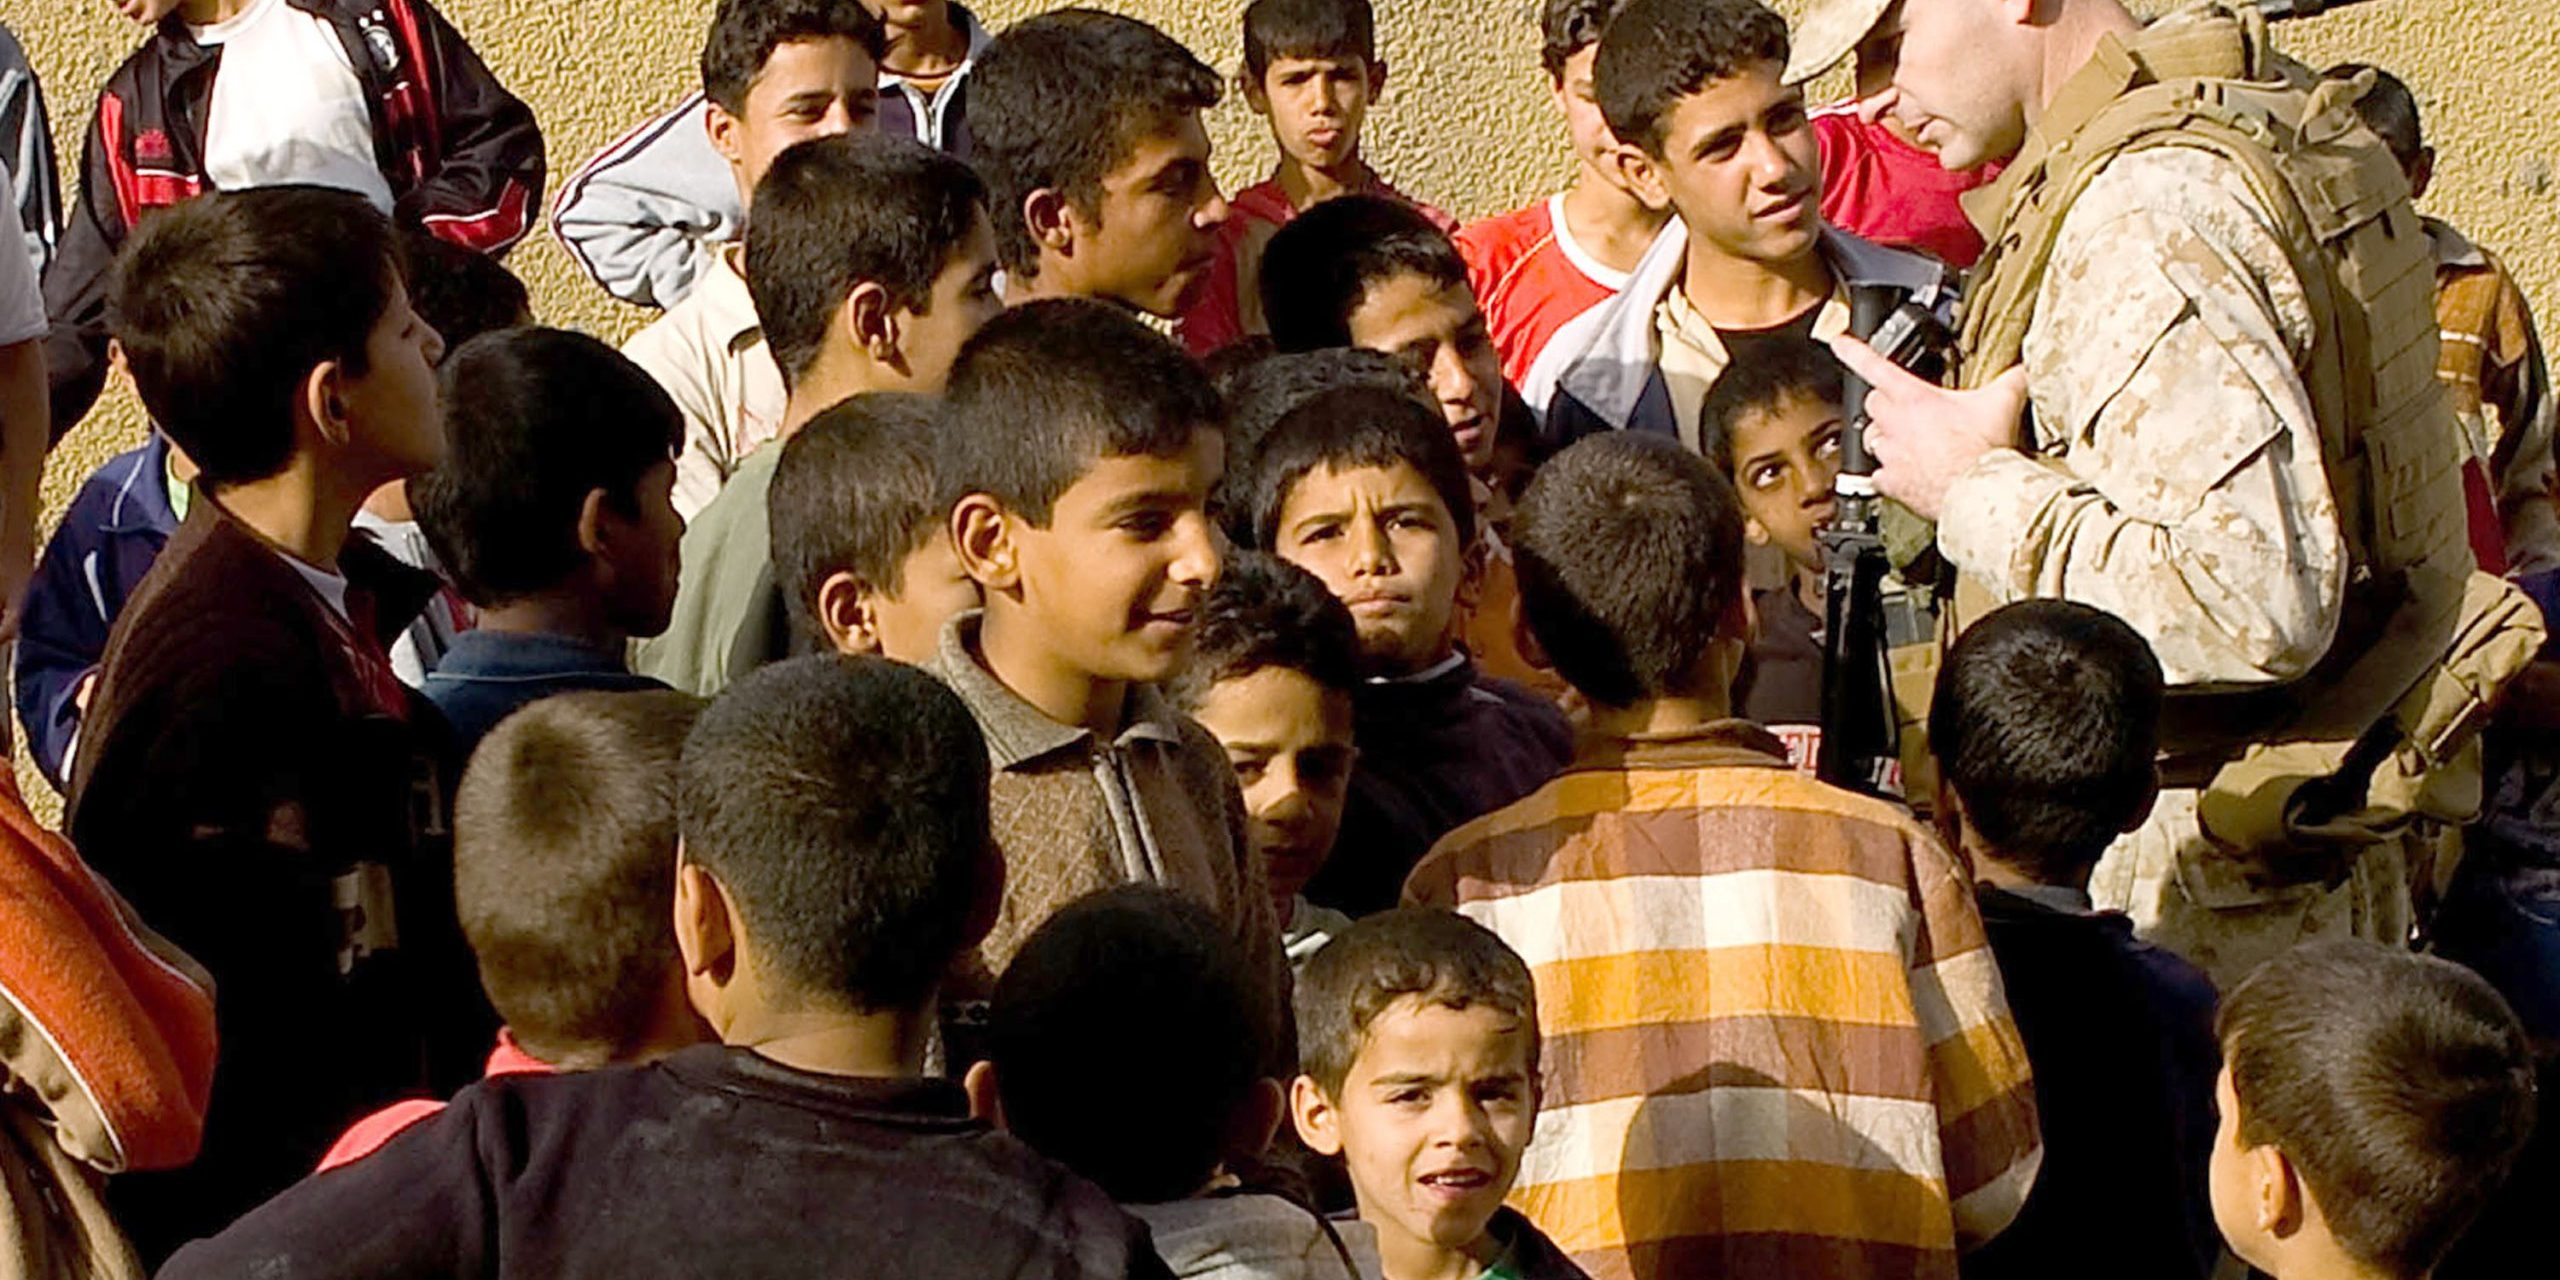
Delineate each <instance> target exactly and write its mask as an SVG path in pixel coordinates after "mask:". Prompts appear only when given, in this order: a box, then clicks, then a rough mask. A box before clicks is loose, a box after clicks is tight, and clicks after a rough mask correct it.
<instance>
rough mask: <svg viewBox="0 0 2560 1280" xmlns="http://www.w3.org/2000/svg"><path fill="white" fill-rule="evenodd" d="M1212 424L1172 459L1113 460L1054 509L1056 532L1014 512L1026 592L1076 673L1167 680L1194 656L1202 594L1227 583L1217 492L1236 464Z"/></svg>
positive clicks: (1010, 529) (1025, 601) (1013, 577)
mask: <svg viewBox="0 0 2560 1280" xmlns="http://www.w3.org/2000/svg"><path fill="white" fill-rule="evenodd" d="M1225 447H1226V446H1225V442H1224V440H1223V439H1222V438H1221V437H1220V436H1219V434H1218V432H1217V431H1215V430H1214V429H1210V428H1206V427H1204V428H1202V429H1201V430H1200V431H1198V432H1196V433H1194V434H1193V436H1192V438H1191V443H1190V445H1189V446H1188V447H1187V448H1185V449H1184V450H1183V451H1182V452H1180V453H1178V454H1175V455H1173V456H1171V457H1164V458H1157V457H1148V456H1144V455H1140V456H1135V457H1117V458H1104V459H1103V460H1101V461H1100V462H1097V463H1095V464H1093V466H1092V467H1091V468H1090V469H1089V470H1087V471H1086V472H1085V473H1084V475H1083V477H1082V478H1080V479H1078V480H1077V481H1076V482H1075V483H1074V484H1072V485H1070V486H1068V488H1067V491H1066V492H1065V493H1062V494H1060V495H1058V500H1057V501H1056V502H1055V503H1052V504H1051V505H1050V513H1049V522H1048V524H1047V526H1046V527H1042V526H1039V525H1034V524H1032V523H1031V522H1030V521H1029V520H1026V519H1024V518H1022V517H1021V516H1019V515H1017V514H1014V513H1011V512H1008V513H1006V514H1005V516H1004V520H1005V526H1006V532H1007V535H1008V537H1009V538H1010V539H1011V544H1012V550H1013V554H1014V562H1015V566H1016V567H1015V571H1014V572H1013V573H1012V574H1010V575H1008V580H1007V581H1006V582H1005V583H1002V584H998V583H988V584H986V585H987V586H988V589H989V594H991V595H992V594H994V593H996V592H997V591H1000V590H1007V589H1009V590H1011V591H1013V592H1016V593H1018V595H1019V597H1020V599H1021V604H1022V612H1023V614H1024V615H1026V616H1027V617H1029V618H1034V619H1038V625H1039V626H1040V627H1041V629H1042V633H1043V636H1044V643H1045V644H1046V646H1047V648H1048V651H1049V652H1050V653H1051V654H1052V655H1054V659H1055V660H1056V661H1057V662H1058V663H1059V664H1060V665H1061V666H1062V667H1064V668H1066V669H1070V670H1073V671H1077V672H1081V673H1084V674H1085V675H1087V676H1089V677H1091V678H1094V679H1100V680H1125V681H1158V680H1162V679H1164V678H1165V677H1166V676H1168V675H1171V674H1172V673H1173V670H1174V668H1175V667H1177V666H1179V665H1180V664H1181V662H1182V660H1183V659H1184V658H1185V657H1187V656H1188V655H1189V653H1190V651H1191V639H1192V630H1193V622H1194V621H1195V619H1196V617H1197V614H1198V609H1199V605H1200V597H1201V596H1202V595H1204V594H1206V593H1207V591H1208V590H1209V588H1210V587H1211V586H1213V585H1215V584H1216V582H1217V580H1218V564H1219V559H1218V556H1219V553H1218V545H1217V540H1216V537H1215V535H1214V533H1213V532H1212V530H1211V528H1210V525H1209V517H1208V511H1207V508H1208V500H1209V490H1210V488H1211V487H1212V486H1213V485H1215V484H1216V483H1217V480H1218V473H1219V469H1220V467H1221V466H1222V465H1223V462H1224V458H1225Z"/></svg>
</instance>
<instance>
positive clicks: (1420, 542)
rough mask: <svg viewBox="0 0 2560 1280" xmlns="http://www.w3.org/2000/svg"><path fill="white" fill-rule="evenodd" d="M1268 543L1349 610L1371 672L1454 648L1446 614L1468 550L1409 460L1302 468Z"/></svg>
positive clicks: (1405, 669)
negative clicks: (1320, 582) (1321, 583)
mask: <svg viewBox="0 0 2560 1280" xmlns="http://www.w3.org/2000/svg"><path fill="white" fill-rule="evenodd" d="M1273 542H1274V545H1273V547H1272V551H1273V553H1274V554H1276V555H1278V556H1279V557H1280V558H1281V559H1283V560H1287V561H1289V562H1290V563H1292V564H1295V565H1297V566H1299V567H1300V568H1303V569H1305V570H1307V571H1308V572H1310V573H1313V574H1314V575H1316V577H1318V578H1321V579H1323V581H1324V585H1325V586H1326V587H1327V588H1328V589H1330V590H1331V591H1332V592H1333V594H1334V596H1335V597H1336V598H1337V599H1339V600H1341V601H1342V603H1343V604H1344V605H1345V606H1347V607H1348V608H1349V609H1350V610H1351V621H1352V623H1353V625H1354V626H1356V627H1357V628H1358V629H1359V633H1360V657H1361V661H1362V662H1363V663H1364V664H1365V665H1366V666H1367V667H1368V668H1369V670H1371V671H1372V672H1373V673H1375V674H1379V675H1389V676H1395V675H1410V674H1413V673H1415V672H1417V671H1421V670H1424V669H1426V668H1428V667H1429V666H1431V665H1432V664H1433V663H1436V662H1439V661H1442V660H1444V659H1446V658H1447V657H1448V656H1449V654H1450V653H1451V652H1452V641H1451V638H1450V626H1449V623H1450V618H1451V615H1452V614H1453V613H1454V612H1455V611H1456V609H1457V604H1458V592H1459V589H1460V588H1461V587H1462V586H1464V585H1465V584H1466V580H1467V576H1468V572H1469V568H1470V565H1471V563H1472V557H1470V556H1469V555H1468V550H1467V548H1466V547H1465V546H1464V545H1462V544H1461V543H1460V542H1459V540H1458V526H1457V522H1456V520H1455V519H1454V518H1452V517H1451V515H1450V514H1449V507H1448V504H1447V503H1446V502H1444V501H1443V500H1442V499H1441V497H1440V491H1439V490H1437V489H1434V488H1432V487H1431V482H1430V481H1429V480H1427V479H1425V478H1424V477H1423V474H1422V472H1421V471H1419V470H1417V469H1416V468H1414V466H1413V465H1412V464H1410V463H1405V462H1398V463H1396V464H1394V465H1392V466H1385V467H1353V468H1350V469H1347V470H1344V469H1337V468H1334V467H1330V466H1325V467H1318V468H1316V469H1315V470H1313V471H1310V472H1308V473H1307V474H1306V475H1305V476H1303V477H1301V478H1300V479H1299V480H1298V482H1297V483H1296V484H1295V485H1292V486H1290V489H1289V493H1288V496H1287V497H1286V498H1285V499H1283V500H1282V501H1281V504H1280V519H1279V528H1278V531H1277V534H1276V536H1275V537H1274V539H1273Z"/></svg>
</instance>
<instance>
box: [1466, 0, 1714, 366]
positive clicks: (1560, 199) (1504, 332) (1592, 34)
mask: <svg viewBox="0 0 2560 1280" xmlns="http://www.w3.org/2000/svg"><path fill="white" fill-rule="evenodd" d="M1624 3H1625V0H1546V2H1545V4H1544V6H1543V7H1542V8H1541V10H1540V13H1539V19H1538V33H1539V37H1540V39H1539V48H1538V62H1539V65H1540V66H1542V67H1544V68H1545V69H1546V73H1547V91H1548V92H1549V93H1550V94H1551V95H1553V96H1554V98H1555V103H1556V110H1557V111H1558V112H1559V113H1561V114H1562V115H1563V116H1564V126H1565V134H1566V136H1567V137H1568V138H1570V139H1571V140H1572V143H1573V158H1574V170H1573V185H1572V186H1570V187H1567V188H1565V189H1564V190H1563V191H1562V192H1560V193H1558V194H1556V195H1552V196H1548V197H1546V198H1545V199H1542V200H1539V201H1537V202H1535V203H1533V204H1529V205H1526V206H1523V207H1521V208H1518V209H1514V210H1512V211H1511V212H1509V213H1502V214H1496V215H1494V216H1493V217H1490V218H1486V219H1485V220H1483V221H1481V222H1472V223H1469V224H1467V225H1466V226H1465V227H1464V228H1462V229H1460V230H1459V232H1458V234H1457V236H1456V240H1457V244H1458V252H1459V253H1460V254H1461V255H1463V256H1464V257H1465V258H1466V260H1467V280H1468V282H1469V283H1470V284H1472V285H1474V286H1475V293H1476V301H1477V302H1478V303H1480V304H1482V305H1483V307H1484V315H1485V322H1486V325H1487V327H1488V328H1489V329H1490V330H1491V331H1492V334H1493V345H1494V349H1495V350H1497V351H1499V352H1500V353H1501V354H1502V376H1503V377H1505V378H1507V379H1509V380H1510V382H1511V384H1512V385H1513V386H1515V387H1525V386H1529V385H1532V384H1533V383H1552V382H1553V381H1554V378H1553V376H1552V375H1549V376H1548V377H1546V378H1543V379H1542V378H1540V377H1539V376H1538V373H1537V368H1538V359H1539V357H1540V356H1541V355H1543V354H1545V352H1546V350H1547V344H1548V343H1549V342H1551V341H1553V340H1554V338H1555V336H1556V334H1557V332H1558V331H1560V330H1562V329H1563V328H1564V327H1565V326H1566V325H1567V324H1570V323H1572V321H1573V320H1574V319H1575V318H1576V317H1578V316H1580V315H1582V314H1584V313H1585V312H1588V311H1590V310H1592V309H1593V308H1595V307H1597V306H1599V305H1600V304H1601V303H1604V302H1607V301H1608V300H1609V299H1610V298H1612V297H1614V296H1616V294H1617V292H1618V290H1620V289H1623V288H1625V287H1626V285H1627V276H1628V273H1630V272H1632V271H1634V270H1635V266H1636V263H1637V262H1638V261H1639V260H1641V259H1642V258H1643V257H1644V251H1645V250H1646V249H1647V248H1650V247H1651V246H1652V244H1653V241H1654V237H1655V236H1656V235H1657V234H1659V233H1660V232H1661V230H1662V221H1663V219H1664V218H1665V217H1666V216H1668V215H1667V212H1666V211H1665V210H1663V209H1662V208H1660V207H1658V206H1655V205H1649V204H1647V203H1645V199H1644V196H1643V194H1642V193H1641V192H1639V191H1638V190H1637V187H1636V184H1635V183H1634V182H1633V180H1632V179H1631V178H1630V177H1629V174H1630V173H1631V172H1634V171H1635V170H1637V169H1638V168H1639V167H1641V166H1642V165H1643V164H1644V163H1645V159H1644V153H1643V152H1641V151H1637V150H1636V149H1635V148H1632V147H1629V146H1628V145H1627V144H1625V143H1623V142H1620V141H1618V138H1617V135H1615V134H1613V133H1611V132H1609V122H1608V120H1607V119H1606V118H1604V117H1603V116H1602V115H1601V114H1600V99H1599V96H1598V95H1597V94H1596V93H1595V92H1594V91H1593V89H1592V80H1591V63H1592V60H1593V59H1595V58H1597V57H1599V55H1600V32H1601V30H1602V29H1603V28H1605V27H1607V26H1608V25H1609V19H1610V18H1611V17H1612V16H1613V15H1615V14H1616V13H1617V11H1618V8H1619V6H1620V5H1622V4H1624Z"/></svg>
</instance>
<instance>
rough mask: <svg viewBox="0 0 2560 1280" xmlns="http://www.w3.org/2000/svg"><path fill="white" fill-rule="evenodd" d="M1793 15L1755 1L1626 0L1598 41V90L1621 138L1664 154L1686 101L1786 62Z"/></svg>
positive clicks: (1595, 77) (1611, 128)
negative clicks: (1668, 129) (1669, 129)
mask: <svg viewBox="0 0 2560 1280" xmlns="http://www.w3.org/2000/svg"><path fill="white" fill-rule="evenodd" d="M1787 50H1788V45H1787V20H1786V19H1784V18H1781V17H1779V16H1778V15H1777V14H1776V13H1775V12H1773V11H1772V10H1770V9H1769V8H1768V7H1767V6H1765V5H1762V4H1759V3H1758V2H1757V0H1628V3H1627V6H1626V7H1625V8H1623V9H1620V10H1619V11H1618V16H1617V17H1615V18H1612V19H1610V20H1609V28H1608V31H1607V33H1606V34H1604V35H1603V36H1602V37H1601V39H1600V54H1599V56H1598V57H1596V58H1594V59H1593V60H1592V63H1591V81H1592V92H1593V95H1594V96H1595V97H1597V98H1598V99H1599V100H1600V115H1601V117H1602V118H1603V119H1605V120H1607V121H1608V122H1609V132H1611V133H1614V134H1616V135H1617V136H1618V141H1620V142H1624V143H1629V144H1631V145H1634V146H1636V147H1639V148H1642V149H1643V151H1644V153H1645V154H1646V155H1649V156H1654V157H1657V158H1658V157H1660V156H1661V155H1662V145H1663V126H1664V124H1665V122H1667V121H1668V120H1669V119H1670V118H1671V110H1672V108H1674V107H1676V106H1678V105H1680V100H1681V99H1683V98H1686V97H1688V96H1689V95H1691V94H1694V93H1696V92H1698V91H1699V90H1701V89H1703V88H1705V87H1707V86H1708V85H1709V84H1712V83H1714V82H1716V81H1718V80H1726V79H1730V78H1732V77H1734V76H1737V75H1740V74H1742V73H1743V72H1744V71H1747V70H1749V69H1750V68H1752V67H1755V66H1759V65H1762V64H1764V63H1775V64H1777V65H1778V66H1780V67H1783V66H1785V65H1786V64H1787Z"/></svg>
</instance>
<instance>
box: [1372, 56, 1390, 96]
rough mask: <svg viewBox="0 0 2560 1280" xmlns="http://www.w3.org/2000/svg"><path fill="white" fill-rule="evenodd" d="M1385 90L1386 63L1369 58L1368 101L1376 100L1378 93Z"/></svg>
mask: <svg viewBox="0 0 2560 1280" xmlns="http://www.w3.org/2000/svg"><path fill="white" fill-rule="evenodd" d="M1386 91H1387V64H1386V63H1384V62H1381V61H1379V60H1378V59H1375V58H1372V59H1370V60H1369V101H1371V102H1376V101H1377V100H1378V95H1379V94H1382V93H1385V92H1386Z"/></svg>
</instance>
